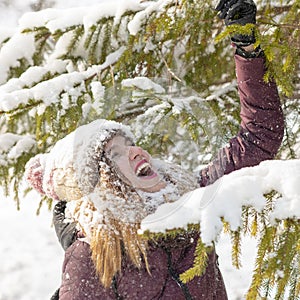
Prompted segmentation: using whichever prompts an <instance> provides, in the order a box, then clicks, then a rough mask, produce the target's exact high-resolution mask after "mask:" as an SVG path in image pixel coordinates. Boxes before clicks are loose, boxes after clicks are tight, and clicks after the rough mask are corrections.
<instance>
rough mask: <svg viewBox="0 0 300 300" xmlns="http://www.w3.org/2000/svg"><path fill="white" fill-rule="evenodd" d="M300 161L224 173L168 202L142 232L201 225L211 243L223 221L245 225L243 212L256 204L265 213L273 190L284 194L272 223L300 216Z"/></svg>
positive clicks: (203, 235) (234, 227) (204, 238)
mask: <svg viewBox="0 0 300 300" xmlns="http://www.w3.org/2000/svg"><path fill="white" fill-rule="evenodd" d="M299 182H300V160H288V161H282V160H274V161H265V162H262V163H261V164H260V165H258V166H256V167H248V168H243V169H241V170H238V171H236V172H233V173H231V174H229V175H225V176H223V177H222V178H221V179H219V180H218V181H217V182H215V183H214V184H213V185H211V186H207V187H205V188H199V189H196V190H194V191H192V192H190V193H187V194H185V195H184V196H183V197H181V198H180V199H179V200H178V201H176V202H174V203H166V204H163V205H161V206H160V207H158V209H157V211H156V212H155V213H154V214H152V215H149V216H147V217H146V218H145V219H144V220H143V221H142V224H141V232H145V231H150V232H165V231H166V230H171V229H174V228H187V226H188V224H200V228H201V239H202V241H203V242H204V243H206V244H208V245H210V244H211V242H212V241H214V240H216V239H217V237H218V234H219V233H220V232H221V230H222V228H223V223H222V220H224V221H225V222H227V223H228V224H229V226H230V228H231V230H234V231H235V230H238V229H239V228H241V227H242V226H243V224H242V211H243V208H244V207H249V206H252V207H253V208H254V209H255V210H256V211H258V212H262V210H263V209H265V208H266V206H267V201H266V198H265V197H264V195H265V194H267V193H269V192H271V191H272V190H275V191H277V192H278V193H279V194H280V198H278V199H276V201H275V203H274V207H273V209H272V210H271V211H270V212H269V216H268V222H269V224H270V225H275V223H276V220H284V219H288V218H300V205H299V204H300V186H299Z"/></svg>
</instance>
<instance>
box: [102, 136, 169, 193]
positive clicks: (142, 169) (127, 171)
mask: <svg viewBox="0 0 300 300" xmlns="http://www.w3.org/2000/svg"><path fill="white" fill-rule="evenodd" d="M105 153H106V156H107V157H108V158H109V159H110V160H111V161H112V163H113V164H114V165H115V167H116V168H117V171H119V172H120V173H121V175H123V176H122V179H123V180H124V181H125V182H126V183H128V184H129V185H131V186H132V187H134V188H136V189H141V190H143V191H146V192H158V191H159V190H161V189H162V188H164V187H165V186H166V183H165V182H164V181H162V179H161V178H160V176H159V175H158V174H157V171H156V170H155V168H154V167H153V166H152V165H151V156H150V154H149V153H148V152H147V151H145V150H143V149H142V148H140V147H137V146H135V145H134V144H133V143H132V141H131V140H130V139H128V138H126V137H123V136H121V135H116V136H115V137H113V138H112V139H111V140H110V141H109V142H108V143H107V145H106V146H105Z"/></svg>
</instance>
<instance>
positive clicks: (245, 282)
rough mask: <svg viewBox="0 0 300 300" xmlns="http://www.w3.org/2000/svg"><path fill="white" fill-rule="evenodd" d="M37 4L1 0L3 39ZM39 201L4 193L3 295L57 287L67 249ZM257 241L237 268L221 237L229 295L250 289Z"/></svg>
mask: <svg viewBox="0 0 300 300" xmlns="http://www.w3.org/2000/svg"><path fill="white" fill-rule="evenodd" d="M105 1H107V0H98V1H97V0H94V1H92V0H90V1H89V0H82V1H76V0H70V1H67V0H64V1H62V0H60V1H54V0H53V1H45V3H47V4H51V7H55V8H68V7H72V6H88V5H92V4H95V3H99V2H105ZM111 1H112V0H110V3H111ZM114 1H115V0H114ZM124 1H126V0H124ZM36 2H40V3H42V1H36ZM33 3H34V1H29V0H15V1H4V0H3V1H1V0H0V39H2V40H3V39H4V38H5V37H6V36H9V35H10V34H11V33H12V32H14V30H15V29H16V28H17V24H18V23H17V21H18V19H19V18H20V17H21V16H22V14H23V13H25V12H29V11H32V9H33V8H34V6H33ZM0 68H1V66H0ZM38 204H39V196H38V195H37V194H36V193H35V192H31V193H30V194H29V195H28V196H27V197H26V198H25V199H23V200H22V201H21V209H20V210H19V211H18V210H17V209H16V205H15V203H14V202H13V201H12V200H11V199H7V198H5V197H3V196H2V194H0V222H1V238H2V239H1V244H0V260H1V265H0V277H1V280H0V300H43V299H49V298H50V297H51V295H52V294H53V292H54V291H55V290H56V289H57V288H58V286H59V283H60V275H61V266H62V261H63V255H64V253H63V250H62V248H61V246H60V245H59V243H58V241H57V238H56V235H55V233H54V228H53V227H52V224H51V218H52V213H51V212H50V211H48V210H47V208H46V207H43V208H42V210H41V213H40V215H39V216H37V215H36V210H37V208H38ZM255 245H256V244H255V240H253V239H250V238H248V237H247V238H245V240H244V242H243V244H242V253H243V256H242V258H241V262H242V265H243V267H242V268H241V269H239V270H236V269H235V268H234V267H232V266H231V248H230V243H229V240H228V237H226V236H224V235H221V237H220V240H219V242H218V244H217V253H218V254H219V262H220V268H221V271H222V273H223V276H224V280H225V284H226V286H227V290H228V295H229V299H230V300H238V299H243V294H244V293H245V292H246V291H247V288H248V286H249V283H250V281H251V270H252V268H253V258H254V257H255V251H256V246H255Z"/></svg>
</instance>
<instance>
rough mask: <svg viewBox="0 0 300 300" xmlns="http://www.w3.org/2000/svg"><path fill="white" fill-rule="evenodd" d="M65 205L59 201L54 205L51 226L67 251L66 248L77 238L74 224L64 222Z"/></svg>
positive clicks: (64, 202)
mask: <svg viewBox="0 0 300 300" xmlns="http://www.w3.org/2000/svg"><path fill="white" fill-rule="evenodd" d="M66 204H67V202H66V201H59V202H58V203H57V204H55V206H54V210H53V224H54V228H55V232H56V235H57V237H58V240H59V242H60V244H61V245H62V247H63V248H64V250H67V248H68V247H69V246H71V245H72V244H73V243H74V242H75V240H76V237H77V229H76V223H75V222H71V223H65V222H64V220H65V208H66Z"/></svg>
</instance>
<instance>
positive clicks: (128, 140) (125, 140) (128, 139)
mask: <svg viewBox="0 0 300 300" xmlns="http://www.w3.org/2000/svg"><path fill="white" fill-rule="evenodd" d="M121 137H123V138H124V144H125V145H126V146H128V144H129V143H130V144H131V145H135V143H134V142H133V141H132V140H131V139H130V138H129V137H125V136H122V135H121ZM118 146H119V145H114V144H112V146H111V147H110V149H109V150H108V151H106V152H107V153H109V152H111V151H112V150H114V149H115V148H117V147H118Z"/></svg>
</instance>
